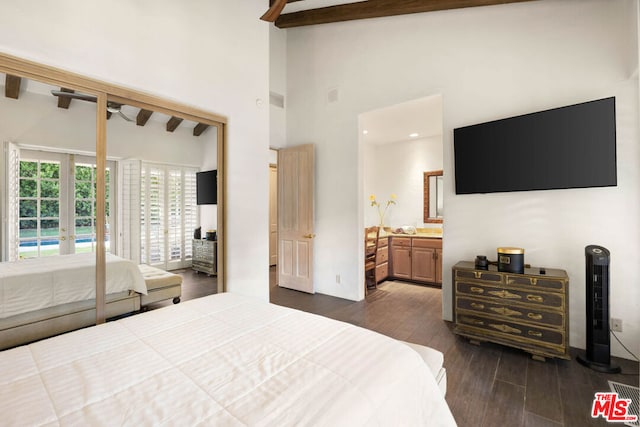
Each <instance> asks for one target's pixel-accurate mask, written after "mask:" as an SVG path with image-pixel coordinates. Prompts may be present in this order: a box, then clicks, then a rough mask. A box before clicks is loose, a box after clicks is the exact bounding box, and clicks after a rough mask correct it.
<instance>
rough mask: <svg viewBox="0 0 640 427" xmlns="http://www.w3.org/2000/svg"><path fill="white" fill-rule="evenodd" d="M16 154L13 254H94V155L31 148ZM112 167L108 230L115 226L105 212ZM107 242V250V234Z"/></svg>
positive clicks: (109, 167)
mask: <svg viewBox="0 0 640 427" xmlns="http://www.w3.org/2000/svg"><path fill="white" fill-rule="evenodd" d="M19 153H20V154H19V167H18V170H17V171H15V173H16V174H17V176H16V178H17V180H18V185H17V186H16V188H15V189H13V190H12V191H13V192H14V193H16V194H12V195H10V197H13V198H15V199H16V200H17V202H18V221H17V224H16V226H17V228H18V230H17V233H15V235H16V241H14V242H12V244H13V245H15V246H17V248H18V250H17V251H11V252H12V253H15V254H17V257H18V258H35V257H42V256H51V255H64V254H73V253H81V252H94V251H95V247H96V240H95V222H96V212H95V194H96V180H95V172H96V168H95V159H94V158H92V157H86V156H75V155H73V154H61V153H52V152H43V151H33V150H20V151H19ZM114 167H115V165H114V164H113V162H108V165H107V172H106V182H107V208H106V212H105V214H106V216H107V230H109V229H113V226H114V224H113V221H112V220H111V219H110V218H111V215H110V214H109V212H110V209H111V205H112V203H110V200H111V198H112V194H113V191H112V190H113V185H114V183H113V179H111V177H112V176H113V174H112V171H113V170H114ZM105 245H106V250H107V251H109V249H110V246H111V242H110V235H109V233H107V236H106V241H105Z"/></svg>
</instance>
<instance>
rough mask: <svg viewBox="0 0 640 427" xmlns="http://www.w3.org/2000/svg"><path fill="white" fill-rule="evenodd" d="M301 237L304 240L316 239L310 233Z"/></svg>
mask: <svg viewBox="0 0 640 427" xmlns="http://www.w3.org/2000/svg"><path fill="white" fill-rule="evenodd" d="M303 237H304V238H305V239H313V238H314V237H316V235H315V234H313V233H311V234H305V235H304V236H303Z"/></svg>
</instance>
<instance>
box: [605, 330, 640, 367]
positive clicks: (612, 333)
mask: <svg viewBox="0 0 640 427" xmlns="http://www.w3.org/2000/svg"><path fill="white" fill-rule="evenodd" d="M609 332H611V335H613V337H614V338H615V339H616V341H618V343H620V345H621V346H622V348H624V349H625V350H627V353H629V354H630V355H631V356H633V358H634V359H636V362H640V360H638V356H636V355H635V354H633V352H632V351H631V350H629V349H628V348H627V346H625V345H624V344H622V341H620V339H619V338H618V336H617V335H616V333H615V332H613V331H612V330H611V329H609ZM638 374H640V372H632V373H630V374H627V373H624V374H620V375H638Z"/></svg>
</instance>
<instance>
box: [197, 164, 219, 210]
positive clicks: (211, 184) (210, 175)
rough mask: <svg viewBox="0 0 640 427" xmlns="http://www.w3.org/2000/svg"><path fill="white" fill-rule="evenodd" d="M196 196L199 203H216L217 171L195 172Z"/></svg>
mask: <svg viewBox="0 0 640 427" xmlns="http://www.w3.org/2000/svg"><path fill="white" fill-rule="evenodd" d="M196 198H197V203H198V204H199V205H215V204H217V203H218V171H217V170H212V171H204V172H196Z"/></svg>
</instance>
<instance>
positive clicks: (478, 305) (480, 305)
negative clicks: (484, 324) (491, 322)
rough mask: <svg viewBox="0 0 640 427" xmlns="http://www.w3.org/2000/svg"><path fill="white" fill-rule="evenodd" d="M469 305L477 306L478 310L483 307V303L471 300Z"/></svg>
mask: <svg viewBox="0 0 640 427" xmlns="http://www.w3.org/2000/svg"><path fill="white" fill-rule="evenodd" d="M471 307H473V308H477V309H478V310H482V309H484V304H478V303H477V302H472V303H471Z"/></svg>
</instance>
